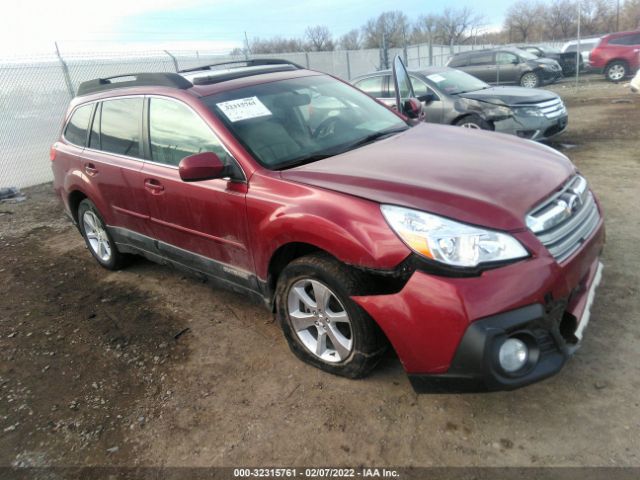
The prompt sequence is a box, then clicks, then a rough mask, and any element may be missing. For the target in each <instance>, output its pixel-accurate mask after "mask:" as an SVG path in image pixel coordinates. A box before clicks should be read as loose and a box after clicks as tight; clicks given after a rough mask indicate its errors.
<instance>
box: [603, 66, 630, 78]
mask: <svg viewBox="0 0 640 480" xmlns="http://www.w3.org/2000/svg"><path fill="white" fill-rule="evenodd" d="M604 75H605V77H606V78H607V80H609V81H610V82H615V83H617V82H620V81H622V80H623V79H624V78H625V77H626V76H627V75H629V66H628V65H627V64H626V63H625V62H620V61H617V62H611V63H610V64H609V65H607V68H605V70H604Z"/></svg>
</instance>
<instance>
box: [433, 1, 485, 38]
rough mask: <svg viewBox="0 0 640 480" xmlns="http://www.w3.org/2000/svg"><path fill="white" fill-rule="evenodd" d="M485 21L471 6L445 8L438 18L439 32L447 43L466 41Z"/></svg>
mask: <svg viewBox="0 0 640 480" xmlns="http://www.w3.org/2000/svg"><path fill="white" fill-rule="evenodd" d="M483 21H484V20H483V17H482V15H480V14H478V13H476V12H474V11H473V9H472V8H470V7H462V8H459V9H456V8H445V10H444V12H443V13H442V15H440V16H439V18H438V22H437V33H438V36H439V37H440V39H441V40H442V42H443V43H445V44H446V45H453V44H460V43H465V42H466V41H467V40H469V38H471V36H472V35H473V31H474V30H476V29H477V28H478V27H479V26H480V25H482V23H483Z"/></svg>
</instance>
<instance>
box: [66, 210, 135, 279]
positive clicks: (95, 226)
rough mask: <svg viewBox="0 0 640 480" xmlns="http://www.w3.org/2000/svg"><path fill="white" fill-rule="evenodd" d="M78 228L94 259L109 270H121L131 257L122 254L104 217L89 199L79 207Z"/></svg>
mask: <svg viewBox="0 0 640 480" xmlns="http://www.w3.org/2000/svg"><path fill="white" fill-rule="evenodd" d="M78 227H79V228H80V233H81V234H82V236H83V238H84V241H85V243H86V244H87V248H88V249H89V251H90V252H91V255H93V258H95V259H96V261H97V262H98V263H99V264H100V265H101V266H102V267H104V268H106V269H107V270H119V269H121V268H122V267H124V266H125V265H126V264H127V263H129V260H130V258H131V257H130V256H129V255H126V254H124V253H120V252H119V251H118V248H117V246H116V243H115V242H114V241H113V238H111V235H110V234H109V231H108V230H107V228H106V226H105V223H104V220H103V219H102V215H100V212H99V211H98V209H97V208H96V206H95V205H94V204H93V202H92V201H91V200H89V199H87V198H85V199H84V200H82V201H81V202H80V205H78Z"/></svg>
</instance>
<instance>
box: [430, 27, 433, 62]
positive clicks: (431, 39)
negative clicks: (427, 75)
mask: <svg viewBox="0 0 640 480" xmlns="http://www.w3.org/2000/svg"><path fill="white" fill-rule="evenodd" d="M429 66H430V67H432V66H433V38H432V36H431V32H429Z"/></svg>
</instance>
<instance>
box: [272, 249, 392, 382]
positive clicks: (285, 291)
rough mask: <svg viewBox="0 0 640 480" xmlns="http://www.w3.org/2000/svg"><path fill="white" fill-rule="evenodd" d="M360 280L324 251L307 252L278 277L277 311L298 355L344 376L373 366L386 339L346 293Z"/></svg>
mask: <svg viewBox="0 0 640 480" xmlns="http://www.w3.org/2000/svg"><path fill="white" fill-rule="evenodd" d="M363 281H364V279H363V278H361V276H360V275H359V274H358V272H355V271H353V270H352V269H350V268H348V267H347V266H346V265H343V264H341V263H340V262H338V261H337V260H335V259H333V258H332V257H330V256H328V255H323V254H313V255H307V256H305V257H301V258H299V259H296V260H294V261H293V262H291V263H290V264H289V265H287V267H286V268H285V269H284V271H283V272H282V274H281V275H280V278H279V280H278V287H277V291H276V315H277V318H278V321H279V323H280V326H281V327H282V330H283V332H284V335H285V338H286V339H287V342H288V343H289V347H290V349H291V351H292V352H293V353H294V354H295V355H296V356H297V357H298V358H299V359H301V360H302V361H304V362H306V363H309V364H311V365H313V366H315V367H317V368H320V369H321V370H324V371H326V372H329V373H333V374H335V375H341V376H344V377H348V378H359V377H363V376H365V375H366V374H367V373H369V372H370V371H371V369H373V367H375V365H376V364H377V363H378V361H379V360H380V357H381V356H382V354H383V353H384V351H385V349H386V346H387V343H386V339H385V337H384V335H383V334H382V332H381V331H380V328H379V327H378V325H377V324H376V323H375V322H374V321H373V320H372V319H371V317H369V315H367V313H366V312H365V311H364V310H362V308H360V307H359V306H358V305H357V304H356V303H355V302H354V301H353V300H351V298H350V297H351V295H354V294H355V293H356V289H357V288H358V287H361V285H362V282H363Z"/></svg>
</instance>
